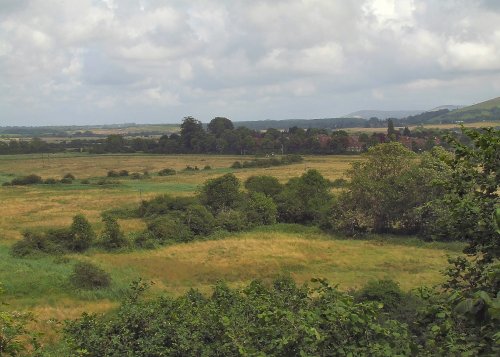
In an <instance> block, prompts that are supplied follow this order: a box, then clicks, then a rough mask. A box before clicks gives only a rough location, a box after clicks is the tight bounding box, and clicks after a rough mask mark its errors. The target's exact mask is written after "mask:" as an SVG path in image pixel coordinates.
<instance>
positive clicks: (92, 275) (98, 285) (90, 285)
mask: <svg viewBox="0 0 500 357" xmlns="http://www.w3.org/2000/svg"><path fill="white" fill-rule="evenodd" d="M70 282H71V284H72V285H74V286H75V287H77V288H79V289H87V290H92V289H102V288H107V287H108V286H110V285H111V276H110V275H109V274H108V273H107V272H105V271H104V270H103V269H101V268H99V267H98V266H96V265H94V264H92V263H87V262H79V263H76V264H75V266H74V268H73V273H72V274H71V276H70Z"/></svg>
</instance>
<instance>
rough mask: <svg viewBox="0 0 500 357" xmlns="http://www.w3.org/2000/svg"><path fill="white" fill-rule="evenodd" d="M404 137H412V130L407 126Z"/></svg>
mask: <svg viewBox="0 0 500 357" xmlns="http://www.w3.org/2000/svg"><path fill="white" fill-rule="evenodd" d="M403 135H404V136H411V132H410V129H409V128H408V127H407V126H405V128H404V130H403Z"/></svg>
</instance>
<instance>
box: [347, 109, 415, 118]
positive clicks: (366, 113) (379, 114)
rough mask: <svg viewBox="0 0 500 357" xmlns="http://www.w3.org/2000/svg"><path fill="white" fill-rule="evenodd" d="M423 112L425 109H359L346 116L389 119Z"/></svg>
mask: <svg viewBox="0 0 500 357" xmlns="http://www.w3.org/2000/svg"><path fill="white" fill-rule="evenodd" d="M422 112H423V110H358V111H356V112H353V113H349V114H347V115H345V116H344V117H345V118H362V119H370V118H373V117H375V118H379V119H388V118H396V119H402V118H406V117H408V116H410V115H417V114H420V113H422Z"/></svg>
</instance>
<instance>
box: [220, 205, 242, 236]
mask: <svg viewBox="0 0 500 357" xmlns="http://www.w3.org/2000/svg"><path fill="white" fill-rule="evenodd" d="M216 222H217V226H218V227H220V228H222V229H224V230H226V231H228V232H239V231H242V230H244V229H245V228H246V227H247V226H248V222H247V218H246V216H245V214H244V213H243V212H241V211H236V210H227V211H222V212H220V213H219V214H218V215H217V218H216Z"/></svg>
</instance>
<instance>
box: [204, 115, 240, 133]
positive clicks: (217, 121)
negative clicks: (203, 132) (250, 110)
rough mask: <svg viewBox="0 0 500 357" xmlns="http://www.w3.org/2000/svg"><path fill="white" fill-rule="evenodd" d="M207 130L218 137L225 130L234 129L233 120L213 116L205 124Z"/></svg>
mask: <svg viewBox="0 0 500 357" xmlns="http://www.w3.org/2000/svg"><path fill="white" fill-rule="evenodd" d="M207 129H208V132H209V133H211V134H213V135H214V136H215V137H216V138H219V137H220V136H221V135H222V134H223V133H224V132H225V131H226V130H230V131H232V130H234V125H233V122H232V121H231V120H229V119H227V118H223V117H216V118H213V119H212V120H211V121H210V123H208V126H207Z"/></svg>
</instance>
